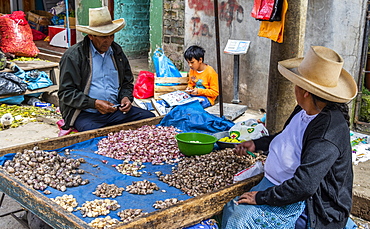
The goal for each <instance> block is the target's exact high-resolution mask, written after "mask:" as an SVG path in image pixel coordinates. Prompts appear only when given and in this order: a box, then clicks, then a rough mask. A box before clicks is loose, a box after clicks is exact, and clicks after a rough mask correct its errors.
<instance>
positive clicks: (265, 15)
mask: <svg viewBox="0 0 370 229" xmlns="http://www.w3.org/2000/svg"><path fill="white" fill-rule="evenodd" d="M274 4H275V1H274V0H262V2H261V7H260V9H259V11H258V14H257V18H256V19H259V20H267V21H268V20H270V18H271V14H272V11H273V9H274Z"/></svg>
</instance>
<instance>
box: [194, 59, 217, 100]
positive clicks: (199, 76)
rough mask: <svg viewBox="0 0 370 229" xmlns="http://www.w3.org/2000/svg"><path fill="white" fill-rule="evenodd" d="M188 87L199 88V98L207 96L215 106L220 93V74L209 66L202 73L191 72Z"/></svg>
mask: <svg viewBox="0 0 370 229" xmlns="http://www.w3.org/2000/svg"><path fill="white" fill-rule="evenodd" d="M188 87H191V88H198V96H205V97H207V98H208V100H209V102H210V103H211V104H212V105H214V104H215V100H216V98H217V96H218V95H219V92H218V74H217V73H216V71H215V70H214V69H213V68H212V67H211V66H209V65H207V67H206V68H205V69H204V71H202V72H200V73H199V72H197V71H195V70H193V69H190V71H189V82H188Z"/></svg>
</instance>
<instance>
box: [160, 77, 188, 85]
mask: <svg viewBox="0 0 370 229" xmlns="http://www.w3.org/2000/svg"><path fill="white" fill-rule="evenodd" d="M188 81H189V77H155V78H154V83H181V84H188Z"/></svg>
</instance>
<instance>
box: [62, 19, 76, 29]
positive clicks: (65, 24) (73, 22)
mask: <svg viewBox="0 0 370 229" xmlns="http://www.w3.org/2000/svg"><path fill="white" fill-rule="evenodd" d="M68 19H69V28H72V29H75V28H76V18H75V17H68ZM64 28H67V18H66V17H64Z"/></svg>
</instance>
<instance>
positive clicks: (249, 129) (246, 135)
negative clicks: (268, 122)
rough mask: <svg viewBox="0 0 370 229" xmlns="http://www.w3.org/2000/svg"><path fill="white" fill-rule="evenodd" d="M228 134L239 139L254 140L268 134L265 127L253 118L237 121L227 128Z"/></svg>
mask: <svg viewBox="0 0 370 229" xmlns="http://www.w3.org/2000/svg"><path fill="white" fill-rule="evenodd" d="M229 135H230V137H232V138H236V139H238V140H239V141H242V140H245V141H249V140H254V139H258V138H260V137H262V136H267V135H269V133H268V131H267V129H266V127H265V126H264V125H263V124H261V123H258V122H257V120H255V119H248V120H246V121H242V122H238V123H236V124H235V125H234V126H233V127H231V128H230V130H229Z"/></svg>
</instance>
